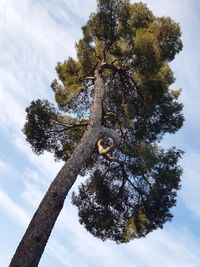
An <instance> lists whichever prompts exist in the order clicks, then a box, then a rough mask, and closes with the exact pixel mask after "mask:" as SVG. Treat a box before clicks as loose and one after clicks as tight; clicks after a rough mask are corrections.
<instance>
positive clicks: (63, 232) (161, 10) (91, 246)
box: [0, 0, 200, 267]
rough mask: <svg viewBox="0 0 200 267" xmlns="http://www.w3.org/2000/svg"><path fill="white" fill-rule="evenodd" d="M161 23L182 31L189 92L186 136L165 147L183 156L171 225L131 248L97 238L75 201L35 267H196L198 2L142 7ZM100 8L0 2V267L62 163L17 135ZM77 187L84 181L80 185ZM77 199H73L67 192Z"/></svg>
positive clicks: (179, 75)
mask: <svg viewBox="0 0 200 267" xmlns="http://www.w3.org/2000/svg"><path fill="white" fill-rule="evenodd" d="M144 2H146V3H147V4H148V7H149V8H150V9H151V10H152V11H153V12H154V14H155V15H157V16H163V15H164V16H171V17H172V18H173V19H174V20H175V21H177V22H179V23H180V25H181V28H182V34H183V38H182V40H183V44H184V49H183V51H182V52H181V53H180V54H179V55H178V56H177V57H176V59H175V61H174V62H173V63H172V64H171V66H172V69H173V71H174V73H175V77H176V82H175V84H174V85H173V88H174V89H177V88H183V92H182V96H181V102H183V103H184V115H185V119H186V121H185V123H184V127H183V128H182V129H181V130H180V131H179V132H178V133H177V134H176V135H169V136H167V137H166V138H165V139H164V141H163V144H164V145H165V146H173V145H176V146H177V147H179V148H181V149H182V150H184V151H185V154H184V157H183V159H182V160H181V161H180V164H181V166H182V167H183V175H182V187H181V190H180V191H179V193H178V200H177V206H176V207H175V208H173V214H174V219H173V220H172V222H169V223H166V224H165V226H164V229H162V230H156V231H154V232H152V233H150V234H149V235H148V236H147V237H146V238H142V239H138V240H133V241H131V242H130V243H128V244H121V245H116V244H115V243H113V242H111V241H106V242H103V241H101V240H99V239H97V238H94V237H93V236H92V235H91V234H90V233H88V232H87V231H86V230H85V229H84V227H83V226H81V225H80V224H79V222H78V216H77V210H76V208H75V207H74V206H72V204H71V199H70V197H71V193H70V194H69V196H68V197H67V200H66V203H65V207H64V209H63V210H62V212H61V215H60V216H59V219H58V221H57V223H56V225H55V228H54V230H53V233H52V235H51V237H50V240H49V242H48V245H47V247H46V249H45V252H44V254H43V257H42V259H41V261H40V264H39V267H65V266H67V267H72V266H73V267H74V266H76V267H86V266H87V267H93V266H95V267H100V266H101V267H110V266H115V267H123V266H124V267H154V266H155V267H157V266H162V267H172V266H175V267H198V266H200V254H199V251H200V243H199V239H200V228H199V224H200V178H199V168H198V167H199V165H198V164H200V141H199V140H200V139H199V136H200V112H199V108H200V91H199V77H200V75H199V70H200V52H199V50H200V35H199V24H200V16H199V14H200V2H199V1H198V0H197V1H196V0H175V1H174V0H159V1H158V0H145V1H144ZM95 6H96V2H95V0H57V1H55V0H48V1H46V0H18V1H16V0H0V51H1V52H0V267H6V266H8V264H9V262H10V259H11V258H12V256H13V254H14V251H15V249H16V247H17V245H18V243H19V241H20V240H21V238H22V235H23V233H24V231H25V229H26V227H27V225H28V223H29V221H30V219H31V217H32V215H33V214H34V211H35V210H36V208H37V205H38V204H39V202H40V200H41V199H42V197H43V195H44V193H45V191H46V190H47V188H48V185H49V184H50V182H51V181H52V180H53V178H54V177H55V175H56V174H57V172H58V171H59V169H60V168H61V166H62V165H63V163H62V162H54V159H53V157H52V156H51V155H50V154H48V153H45V154H44V155H41V156H36V155H35V154H34V153H33V152H32V151H31V149H30V146H29V145H28V144H27V143H26V141H25V136H24V135H23V133H22V131H21V129H22V128H23V125H24V122H25V115H26V114H25V108H26V107H27V106H29V104H30V102H31V101H32V100H34V99H38V98H40V99H49V100H50V101H51V100H53V93H52V91H51V89H50V84H51V82H52V80H53V79H54V78H55V77H56V73H55V66H56V64H57V62H58V61H61V62H62V61H63V60H64V59H66V58H67V57H68V56H75V48H74V44H75V42H76V41H78V40H79V38H80V37H81V26H83V25H84V24H85V22H86V21H87V18H88V16H89V14H90V13H91V12H92V11H94V10H95ZM80 182H81V178H78V181H77V182H76V184H75V185H74V188H73V189H74V190H75V189H76V188H77V184H78V183H80ZM71 192H72V191H71Z"/></svg>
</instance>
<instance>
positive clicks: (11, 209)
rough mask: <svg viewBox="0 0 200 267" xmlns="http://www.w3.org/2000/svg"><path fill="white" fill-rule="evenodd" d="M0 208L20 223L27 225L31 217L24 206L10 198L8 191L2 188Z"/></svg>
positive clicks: (0, 191)
mask: <svg viewBox="0 0 200 267" xmlns="http://www.w3.org/2000/svg"><path fill="white" fill-rule="evenodd" d="M0 209H1V210H2V211H3V213H4V214H5V215H6V216H7V217H8V218H9V219H11V220H13V221H14V222H15V223H17V224H18V225H22V226H27V225H28V222H29V218H28V216H27V215H26V212H25V211H24V209H23V208H21V207H20V206H19V205H17V204H16V203H15V202H14V201H13V200H11V199H10V198H9V196H8V195H7V193H6V192H4V191H3V190H1V189H0Z"/></svg>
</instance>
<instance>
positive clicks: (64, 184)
mask: <svg viewBox="0 0 200 267" xmlns="http://www.w3.org/2000/svg"><path fill="white" fill-rule="evenodd" d="M94 90H95V94H94V98H93V102H92V105H91V108H90V118H89V124H88V127H87V129H86V131H85V133H84V135H83V137H82V139H81V141H80V143H79V144H78V145H77V147H76V149H75V150H74V152H73V153H72V155H71V157H70V158H69V160H68V161H67V162H66V163H65V164H64V166H63V167H62V169H61V170H60V171H59V173H58V174H57V176H56V177H55V179H54V180H53V182H52V183H51V185H50V187H49V189H48V191H47V193H46V195H45V196H44V198H43V200H42V201H41V203H40V205H39V207H38V209H37V211H36V212H35V214H34V216H33V218H32V220H31V222H30V224H29V226H28V228H27V230H26V233H25V234H24V236H23V238H22V240H21V242H20V243H19V246H18V247H17V250H16V252H15V254H14V257H13V258H12V261H11V263H10V265H9V266H10V267H35V266H38V263H39V261H40V258H41V256H42V253H43V251H44V249H45V246H46V244H47V241H48V239H49V236H50V234H51V231H52V229H53V227H54V224H55V222H56V220H57V218H58V215H59V214H60V212H61V210H62V207H63V204H64V201H65V198H66V196H67V194H68V192H69V190H70V189H71V187H72V185H73V184H74V182H75V181H76V178H77V176H78V174H79V172H80V170H81V168H82V166H83V164H84V162H85V161H86V160H87V159H89V158H90V156H91V153H92V152H93V150H94V149H95V146H96V144H97V141H98V140H99V139H100V138H102V137H105V136H106V137H110V138H112V140H113V144H114V145H118V143H119V141H120V140H119V137H118V135H117V133H115V132H114V131H112V130H111V129H108V128H105V127H103V126H102V125H101V120H102V101H103V98H104V93H105V85H104V81H103V79H102V76H101V71H100V70H98V71H96V74H95V89H94Z"/></svg>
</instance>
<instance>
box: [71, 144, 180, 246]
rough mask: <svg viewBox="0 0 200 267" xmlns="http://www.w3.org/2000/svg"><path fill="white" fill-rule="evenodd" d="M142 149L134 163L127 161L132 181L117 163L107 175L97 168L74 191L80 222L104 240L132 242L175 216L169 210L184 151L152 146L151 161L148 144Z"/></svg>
mask: <svg viewBox="0 0 200 267" xmlns="http://www.w3.org/2000/svg"><path fill="white" fill-rule="evenodd" d="M147 150H148V148H147ZM138 151H140V152H139V155H140V156H139V155H138V156H139V157H138V159H136V161H135V162H134V164H133V163H131V162H129V163H128V162H127V163H126V164H125V168H126V169H129V171H130V172H132V175H129V179H130V180H128V179H127V178H126V177H125V176H124V175H123V171H122V170H120V167H118V168H117V167H116V166H113V168H110V170H107V171H105V172H104V174H103V175H102V172H101V171H99V170H97V171H96V172H95V173H94V174H93V175H92V176H91V177H90V178H89V179H88V180H87V181H86V183H85V184H82V185H81V186H80V187H79V194H78V195H75V194H73V204H75V205H76V206H77V207H78V210H79V217H80V222H81V223H82V224H84V226H85V227H86V229H87V230H88V231H90V232H91V233H92V234H93V235H94V236H96V237H99V238H101V239H102V240H106V239H108V238H109V239H111V240H113V241H116V242H117V243H124V242H128V241H130V240H131V239H133V238H139V237H143V236H145V235H146V234H148V233H149V232H151V231H153V230H154V229H156V228H158V227H160V228H162V226H163V224H164V223H165V222H166V221H168V220H171V219H172V215H171V213H170V211H169V210H170V208H171V207H173V206H174V205H175V202H176V200H175V199H176V191H177V190H178V189H179V187H180V174H181V169H180V168H179V167H177V166H176V164H177V160H178V158H179V157H180V156H181V151H178V150H176V149H175V148H173V149H170V150H168V151H166V152H165V151H164V150H162V149H159V148H157V147H154V149H153V148H151V152H150V154H151V155H150V158H151V160H150V162H151V164H149V162H148V161H149V155H148V154H149V152H148V153H147V151H146V148H144V144H143V145H142V147H141V146H139V147H138ZM146 153H147V154H146ZM145 154H146V155H145ZM141 157H142V158H141ZM141 160H142V161H143V164H145V166H146V167H145V168H144V167H143V166H141V165H140V161H141ZM129 165H130V166H129ZM127 172H128V171H127Z"/></svg>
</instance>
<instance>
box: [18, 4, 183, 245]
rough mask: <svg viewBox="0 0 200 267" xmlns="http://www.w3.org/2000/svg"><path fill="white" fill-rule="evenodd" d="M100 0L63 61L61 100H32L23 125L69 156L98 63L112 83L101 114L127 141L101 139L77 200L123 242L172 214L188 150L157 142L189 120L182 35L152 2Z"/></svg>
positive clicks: (36, 139) (95, 224)
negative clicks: (174, 65)
mask: <svg viewBox="0 0 200 267" xmlns="http://www.w3.org/2000/svg"><path fill="white" fill-rule="evenodd" d="M97 2H98V7H97V11H96V13H93V14H92V15H91V16H90V18H89V20H88V22H87V24H86V25H85V26H84V27H83V28H82V31H83V36H82V38H81V39H80V41H79V42H78V43H77V44H76V51H77V57H76V58H75V59H73V58H71V57H70V58H68V59H67V60H66V61H64V62H63V63H58V65H57V67H56V70H57V74H58V79H57V80H54V81H53V82H52V89H53V91H54V93H55V101H56V105H57V107H54V105H53V104H50V103H49V102H48V101H47V100H37V101H33V102H32V103H31V105H30V107H28V108H27V110H26V111H27V122H26V124H25V126H24V130H23V131H24V133H25V135H26V138H27V141H28V142H29V143H30V144H31V146H32V148H33V150H34V151H35V152H36V153H38V154H40V153H42V152H43V151H45V150H46V151H49V152H52V153H53V154H54V156H55V158H56V159H63V160H64V161H66V160H67V159H68V158H70V155H71V153H72V151H73V150H74V148H75V147H76V145H77V144H78V143H79V142H81V137H82V136H83V134H84V131H85V129H86V127H87V126H88V125H89V124H90V117H89V114H90V113H91V110H90V106H91V103H92V101H94V99H93V98H94V94H95V72H96V71H97V70H98V71H99V73H100V75H101V77H102V78H103V81H104V84H105V88H106V92H105V96H104V99H103V102H102V112H103V113H102V117H101V124H102V126H105V127H107V128H110V129H112V130H114V131H115V132H116V134H118V135H119V137H120V143H119V144H118V145H117V146H114V145H113V140H112V138H109V137H104V138H101V139H99V140H98V142H97V144H96V147H94V149H93V153H92V154H91V155H90V158H89V160H87V161H86V162H85V163H84V166H83V167H82V170H81V174H82V175H85V174H87V175H88V179H87V180H86V182H85V183H83V184H82V185H81V186H80V188H79V192H78V193H77V194H73V203H74V204H75V205H76V206H77V207H78V210H79V216H80V222H81V223H82V224H83V225H84V226H85V227H86V229H87V230H88V231H90V232H91V233H92V234H93V235H95V236H97V237H100V238H101V239H103V240H105V239H107V238H109V239H111V240H114V241H116V242H117V243H121V242H128V241H129V240H131V239H133V238H138V237H142V236H145V235H146V234H147V233H149V232H151V231H152V230H154V229H156V228H158V227H162V226H163V224H164V223H165V222H166V221H168V220H171V218H172V214H171V213H170V208H171V207H173V206H174V205H175V203H176V192H177V190H178V189H179V187H180V175H181V168H180V167H179V166H178V165H177V162H178V159H179V158H180V157H181V154H182V152H181V151H180V150H178V149H176V148H170V149H169V150H164V149H163V148H162V147H161V145H160V144H159V143H160V141H161V139H162V137H163V136H164V134H165V133H175V132H176V131H177V130H178V129H179V128H180V127H181V126H182V124H183V120H184V118H183V115H182V113H181V112H182V108H183V106H182V104H180V103H179V102H178V100H177V99H178V97H179V95H180V90H172V88H171V85H172V84H173V82H174V80H175V79H174V77H173V72H172V70H171V69H170V65H169V63H170V61H172V60H173V59H174V57H175V55H176V54H177V53H179V52H180V51H181V49H182V42H181V39H180V37H181V32H180V27H179V24H177V23H176V22H174V21H173V20H172V19H171V18H169V17H155V16H154V15H153V14H152V12H151V11H150V10H149V9H148V7H147V6H146V4H143V3H141V2H140V3H134V4H131V3H130V2H129V1H123V0H98V1H97ZM86 145H87V144H86ZM111 147H112V149H110V148H111ZM107 148H108V149H107ZM107 151H109V153H108V152H107Z"/></svg>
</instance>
